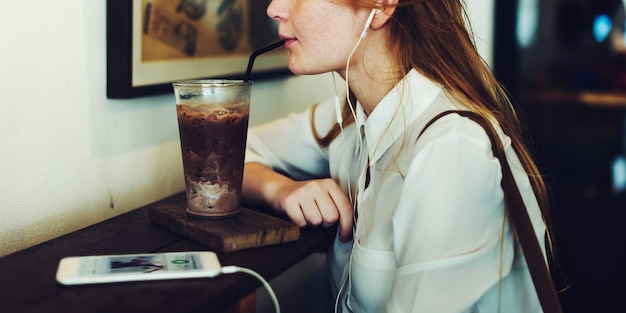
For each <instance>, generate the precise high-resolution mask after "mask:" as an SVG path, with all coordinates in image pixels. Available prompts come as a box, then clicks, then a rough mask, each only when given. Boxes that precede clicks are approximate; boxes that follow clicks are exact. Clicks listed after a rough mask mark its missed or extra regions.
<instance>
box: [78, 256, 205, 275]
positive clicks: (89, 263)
mask: <svg viewBox="0 0 626 313" xmlns="http://www.w3.org/2000/svg"><path fill="white" fill-rule="evenodd" d="M196 270H198V271H200V270H202V262H201V260H200V254H199V253H197V252H180V253H167V254H132V255H118V256H115V255H112V256H92V257H83V258H81V261H80V265H79V270H78V275H79V276H91V275H116V274H119V275H128V274H150V273H163V272H182V271H196Z"/></svg>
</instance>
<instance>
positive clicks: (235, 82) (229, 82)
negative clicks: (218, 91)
mask: <svg viewBox="0 0 626 313" xmlns="http://www.w3.org/2000/svg"><path fill="white" fill-rule="evenodd" d="M252 84H253V81H251V80H250V81H244V80H242V79H189V80H181V81H175V82H173V83H172V85H173V86H175V87H196V86H216V87H223V86H250V85H252Z"/></svg>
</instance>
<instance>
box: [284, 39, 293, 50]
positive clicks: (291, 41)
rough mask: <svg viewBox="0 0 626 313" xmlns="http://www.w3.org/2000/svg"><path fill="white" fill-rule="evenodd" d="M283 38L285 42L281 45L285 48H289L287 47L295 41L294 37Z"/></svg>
mask: <svg viewBox="0 0 626 313" xmlns="http://www.w3.org/2000/svg"><path fill="white" fill-rule="evenodd" d="M283 39H284V40H285V44H284V45H283V47H285V49H289V47H290V46H291V45H292V44H293V43H294V42H295V41H296V39H295V38H283Z"/></svg>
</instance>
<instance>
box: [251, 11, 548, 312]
mask: <svg viewBox="0 0 626 313" xmlns="http://www.w3.org/2000/svg"><path fill="white" fill-rule="evenodd" d="M267 13H268V15H269V16H270V17H271V18H272V19H274V20H276V21H278V22H279V35H280V36H281V37H282V38H284V39H285V40H286V41H285V44H284V47H285V49H287V50H288V51H289V57H288V66H289V69H290V70H291V71H292V72H293V73H295V74H318V73H324V72H337V73H339V75H341V76H342V77H343V78H344V79H345V80H346V85H347V88H348V90H349V92H348V95H349V96H348V97H347V101H346V103H345V104H344V107H343V111H342V113H341V115H342V116H341V117H339V116H336V113H335V106H336V103H335V101H333V100H332V99H331V100H329V101H327V102H323V103H320V104H319V105H315V106H312V107H311V108H309V109H308V110H307V111H305V112H303V113H301V114H293V115H290V116H289V117H287V118H285V119H281V120H278V121H275V122H273V123H271V124H268V125H264V126H260V127H257V128H255V129H252V130H251V131H250V134H249V140H248V148H249V151H248V154H247V160H246V167H245V173H244V188H243V189H244V190H243V196H244V201H247V202H254V203H262V204H266V205H270V206H271V207H273V208H274V209H276V210H277V211H279V212H283V213H284V214H286V215H287V216H288V217H289V218H290V219H291V220H292V221H293V222H294V223H296V224H298V225H299V226H301V227H304V226H306V225H311V226H319V225H323V226H325V227H329V226H331V225H334V224H338V226H339V227H338V235H337V240H335V244H334V245H333V247H331V249H330V252H329V257H328V261H329V266H330V272H331V278H332V279H331V280H332V282H333V287H334V292H335V296H336V297H337V310H338V311H342V312H498V311H499V310H500V309H501V310H502V312H525V313H527V312H539V311H541V308H540V306H539V303H538V300H537V296H536V293H535V290H534V287H533V285H532V280H531V278H530V276H529V273H528V269H527V267H526V264H525V261H524V257H523V255H522V253H521V250H520V248H519V244H518V243H516V241H515V239H514V235H513V230H512V229H511V226H510V225H509V224H508V221H507V219H506V216H505V210H504V202H503V191H502V188H501V186H500V180H501V167H500V163H499V162H498V160H497V159H495V158H494V156H493V154H492V151H491V144H490V142H489V139H488V137H487V135H486V133H485V131H484V130H483V128H482V127H481V126H479V125H478V124H477V123H475V122H473V121H471V120H469V119H468V118H464V117H461V116H460V115H457V114H451V115H448V116H445V117H443V118H441V119H440V120H438V121H437V122H436V123H434V124H432V126H430V127H429V128H428V131H426V132H425V133H424V134H423V136H421V137H420V138H419V140H417V136H418V134H419V133H420V131H421V130H422V128H423V127H424V125H425V124H426V123H427V122H428V121H429V120H430V119H431V118H432V117H433V116H435V115H436V114H438V113H440V112H443V111H446V110H468V111H473V112H476V113H478V114H480V115H482V116H485V117H487V118H488V119H490V120H491V121H492V122H493V123H494V125H495V126H496V128H497V130H498V133H499V136H500V139H501V141H502V143H503V145H504V147H505V151H506V155H507V158H508V160H509V163H510V164H511V168H512V170H513V171H514V175H515V178H516V181H517V184H518V185H519V188H520V192H521V194H522V196H523V200H524V202H525V204H526V206H527V208H528V213H529V215H530V216H531V219H532V222H533V228H534V229H535V232H536V234H537V237H538V238H539V239H540V240H539V241H540V242H541V243H543V242H544V240H543V236H544V233H545V227H544V222H543V220H542V216H541V211H540V205H541V206H545V202H546V199H545V197H546V196H545V187H544V185H543V182H542V181H541V178H540V176H539V174H538V172H537V169H536V167H535V165H534V163H533V161H532V160H531V158H530V157H529V155H528V153H527V152H526V150H525V148H524V146H523V144H522V136H521V134H520V130H519V129H520V126H519V122H518V121H517V119H516V116H515V113H514V111H513V109H512V108H511V105H510V103H509V102H508V100H507V97H506V94H505V92H504V90H503V89H502V88H501V87H500V85H499V84H498V82H497V81H496V80H495V79H494V77H493V76H492V74H491V72H490V70H489V69H488V68H487V67H486V66H485V64H484V63H483V62H482V60H481V59H480V57H479V55H478V53H477V52H476V49H475V47H474V45H473V42H472V39H471V36H470V35H469V34H468V31H467V30H466V27H465V19H464V17H465V16H464V9H463V6H462V4H461V3H460V1H459V0H383V2H373V1H371V0H273V1H272V2H271V4H270V6H269V7H268V9H267ZM513 146H515V147H516V148H517V150H516V151H517V152H516V151H514V150H513ZM529 177H531V179H529ZM533 185H534V187H535V188H536V189H537V190H538V192H537V194H535V193H534V192H533V187H532V186H533ZM542 247H543V246H542Z"/></svg>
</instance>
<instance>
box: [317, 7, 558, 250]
mask: <svg viewBox="0 0 626 313" xmlns="http://www.w3.org/2000/svg"><path fill="white" fill-rule="evenodd" d="M336 1H339V2H345V3H346V4H347V5H349V6H352V7H353V8H355V9H372V8H376V7H378V8H380V6H381V3H376V2H374V1H373V0H336ZM398 1H399V2H398V4H397V6H396V9H395V12H394V13H393V16H392V17H391V19H390V20H389V21H388V25H389V37H388V42H387V46H388V48H389V50H390V52H391V54H392V59H393V60H394V61H395V64H394V68H393V70H395V71H397V72H399V73H400V72H401V73H407V72H408V71H409V70H411V69H416V70H417V71H418V72H420V73H421V74H422V75H424V76H426V77H428V78H429V79H431V80H432V81H435V82H437V83H439V84H440V85H441V86H443V88H444V90H445V91H446V92H447V94H448V95H449V96H451V97H454V98H455V99H457V100H458V101H460V102H461V103H463V104H464V105H465V106H466V107H468V108H469V110H471V111H473V112H475V113H477V114H480V115H482V116H484V117H486V118H488V119H495V120H496V121H497V122H498V124H499V125H500V127H501V128H502V130H503V131H504V133H506V134H507V135H508V136H509V137H510V138H511V141H512V147H513V148H514V150H515V152H516V153H517V155H518V157H519V158H520V161H521V163H522V165H523V167H524V170H525V171H526V173H527V174H528V177H529V179H530V183H531V186H532V187H533V191H534V193H535V196H536V198H537V201H538V203H539V207H540V209H541V211H542V213H543V216H544V221H545V224H546V227H547V246H548V251H549V256H550V258H551V261H553V262H556V254H555V248H554V244H555V243H554V240H553V239H554V234H553V230H552V223H551V222H550V213H549V208H548V207H549V199H548V192H547V188H546V185H545V183H544V181H543V178H542V176H541V174H540V172H539V170H538V168H537V166H536V164H535V162H534V161H533V158H532V157H531V154H530V153H529V150H528V149H527V147H526V143H525V138H524V136H523V132H522V127H521V123H520V121H519V118H518V116H517V114H516V112H515V110H514V108H513V106H512V104H511V101H510V99H509V96H508V94H507V92H506V90H505V89H504V88H503V87H502V85H501V84H500V83H499V82H498V81H497V79H496V78H495V77H494V75H493V73H492V71H491V69H490V68H489V67H488V65H487V64H486V63H485V62H484V60H483V59H482V58H481V57H480V55H479V53H478V51H477V49H476V46H475V43H474V41H473V34H472V30H471V26H470V25H469V23H467V21H469V19H468V16H467V13H466V10H465V3H464V1H463V0H398ZM382 6H383V7H384V6H385V4H382ZM350 96H352V97H353V95H350ZM351 102H352V103H355V101H351ZM349 110H350V109H349V108H348V107H347V105H346V106H344V114H343V115H344V117H350V116H351V114H349V112H350V111H349ZM345 122H346V123H349V122H352V121H351V120H350V121H345ZM335 128H336V129H331V131H330V132H329V133H328V134H326V136H324V137H319V136H316V137H317V139H318V142H319V143H320V144H322V145H328V144H329V143H330V142H331V141H332V140H333V139H334V138H336V137H337V135H338V134H339V129H338V128H339V126H338V125H336V126H335Z"/></svg>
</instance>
